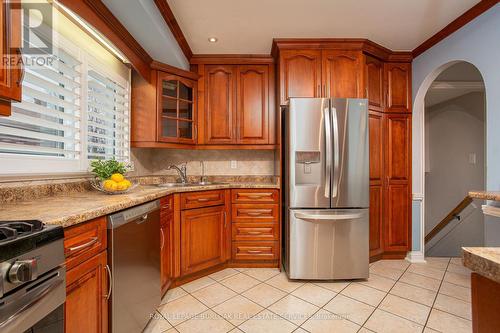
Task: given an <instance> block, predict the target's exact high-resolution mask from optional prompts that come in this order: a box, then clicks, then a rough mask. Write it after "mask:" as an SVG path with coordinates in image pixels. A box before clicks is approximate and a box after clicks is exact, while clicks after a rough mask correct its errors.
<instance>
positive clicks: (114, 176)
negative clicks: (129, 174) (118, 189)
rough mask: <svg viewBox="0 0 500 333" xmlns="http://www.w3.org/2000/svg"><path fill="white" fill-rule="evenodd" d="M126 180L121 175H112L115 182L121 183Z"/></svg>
mask: <svg viewBox="0 0 500 333" xmlns="http://www.w3.org/2000/svg"><path fill="white" fill-rule="evenodd" d="M124 179H125V177H123V175H122V174H121V173H114V174H112V175H111V180H114V181H115V182H117V183H119V182H122V181H123V180H124Z"/></svg>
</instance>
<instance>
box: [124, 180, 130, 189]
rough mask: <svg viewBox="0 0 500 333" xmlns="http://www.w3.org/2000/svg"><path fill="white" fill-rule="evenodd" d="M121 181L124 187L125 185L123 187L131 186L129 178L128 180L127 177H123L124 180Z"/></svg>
mask: <svg viewBox="0 0 500 333" xmlns="http://www.w3.org/2000/svg"><path fill="white" fill-rule="evenodd" d="M122 183H124V184H125V185H126V187H125V188H129V187H130V186H132V183H131V182H130V180H128V179H124V180H123V181H122Z"/></svg>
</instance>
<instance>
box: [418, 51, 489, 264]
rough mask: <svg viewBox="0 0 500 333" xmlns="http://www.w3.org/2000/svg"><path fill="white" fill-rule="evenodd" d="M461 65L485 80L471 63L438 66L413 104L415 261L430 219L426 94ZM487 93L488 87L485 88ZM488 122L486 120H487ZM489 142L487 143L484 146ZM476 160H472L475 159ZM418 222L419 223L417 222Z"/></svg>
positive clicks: (427, 77) (423, 250)
mask: <svg viewBox="0 0 500 333" xmlns="http://www.w3.org/2000/svg"><path fill="white" fill-rule="evenodd" d="M460 64H468V65H469V66H472V67H473V68H474V69H475V70H476V71H477V72H478V73H479V76H480V77H481V81H482V82H484V81H483V80H482V78H483V75H482V74H481V73H480V72H479V70H478V69H477V67H476V66H474V65H473V64H471V63H470V62H467V61H463V60H454V61H450V62H447V63H445V64H442V65H441V66H438V67H437V68H435V69H434V70H433V71H431V72H430V73H429V74H428V75H427V76H426V77H425V79H424V80H422V83H421V85H420V87H419V88H418V90H417V91H416V94H415V95H414V96H415V98H414V104H413V123H412V127H413V141H412V150H413V156H412V157H413V164H412V177H413V193H414V197H413V207H412V208H413V211H412V215H413V216H412V219H413V230H412V234H413V244H412V252H411V253H410V254H409V259H410V260H412V261H421V260H424V252H425V243H424V238H425V234H426V233H425V223H424V221H425V216H426V205H425V195H424V194H425V188H426V186H425V178H426V177H425V171H426V147H425V138H426V127H425V122H426V117H425V114H426V109H425V98H426V95H427V93H428V91H429V89H430V88H431V86H432V85H433V83H434V82H435V80H436V79H437V78H438V77H439V76H440V75H442V74H443V73H444V72H446V71H447V70H448V69H449V68H452V67H454V66H455V67H456V66H459V65H460ZM483 91H484V86H483ZM484 110H486V102H484ZM485 119H486V117H485ZM485 144H486V143H485V142H484V145H485ZM471 158H472V157H471ZM415 222H417V223H415Z"/></svg>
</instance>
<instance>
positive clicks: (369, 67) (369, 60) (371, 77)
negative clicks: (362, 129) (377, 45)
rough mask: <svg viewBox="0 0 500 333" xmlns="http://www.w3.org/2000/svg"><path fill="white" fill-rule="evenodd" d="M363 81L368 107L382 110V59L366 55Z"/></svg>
mask: <svg viewBox="0 0 500 333" xmlns="http://www.w3.org/2000/svg"><path fill="white" fill-rule="evenodd" d="M365 82H366V98H367V99H368V106H369V108H370V109H371V110H376V111H384V64H383V62H382V61H380V60H378V59H376V58H374V57H370V56H366V61H365Z"/></svg>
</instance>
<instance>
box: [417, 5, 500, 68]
mask: <svg viewBox="0 0 500 333" xmlns="http://www.w3.org/2000/svg"><path fill="white" fill-rule="evenodd" d="M498 2H499V0H481V1H480V2H479V3H477V4H476V5H475V6H473V7H472V8H470V9H469V10H467V11H466V12H465V13H463V14H462V15H460V16H459V17H457V18H456V19H455V20H453V21H452V22H451V23H450V24H448V25H447V26H446V27H444V28H443V29H441V30H440V31H438V32H437V33H436V34H434V35H433V36H432V37H430V38H429V39H427V40H426V41H425V42H423V43H422V44H420V45H419V46H417V47H416V48H415V49H414V50H413V51H412V54H413V58H416V57H418V56H419V55H421V54H422V53H424V52H425V51H427V50H428V49H430V48H431V47H433V46H434V45H436V44H437V43H439V42H440V41H442V40H443V39H445V38H446V37H448V36H450V35H451V34H452V33H454V32H455V31H457V30H458V29H460V28H462V27H463V26H464V25H466V24H467V23H469V22H470V21H472V20H474V19H475V18H476V17H478V16H479V15H481V14H482V13H484V12H485V11H487V10H488V9H490V8H491V7H493V6H494V5H496V4H497V3H498Z"/></svg>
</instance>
